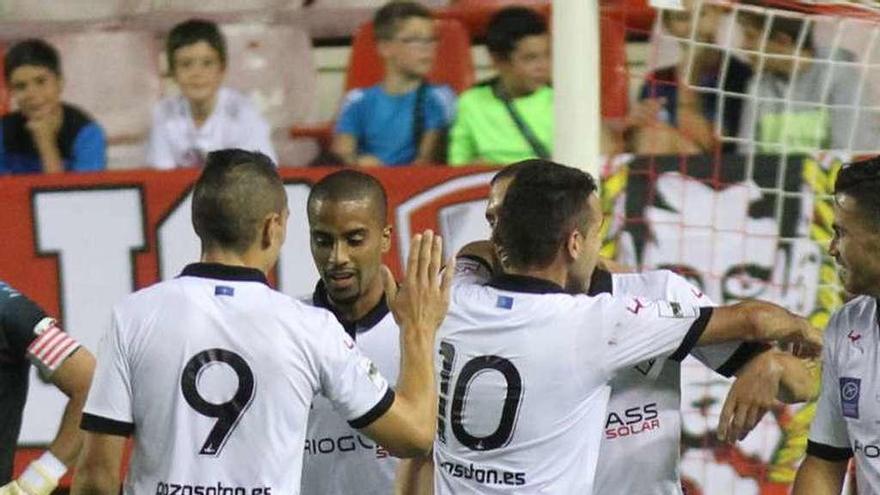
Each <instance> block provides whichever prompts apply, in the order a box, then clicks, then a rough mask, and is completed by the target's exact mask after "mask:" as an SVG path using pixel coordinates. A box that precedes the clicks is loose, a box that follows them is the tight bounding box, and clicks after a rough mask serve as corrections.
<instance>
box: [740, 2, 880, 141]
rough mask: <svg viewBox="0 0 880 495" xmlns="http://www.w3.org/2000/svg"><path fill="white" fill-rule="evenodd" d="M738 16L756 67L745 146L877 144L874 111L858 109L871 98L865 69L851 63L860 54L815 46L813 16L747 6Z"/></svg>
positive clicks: (747, 110) (743, 126) (745, 119)
mask: <svg viewBox="0 0 880 495" xmlns="http://www.w3.org/2000/svg"><path fill="white" fill-rule="evenodd" d="M738 20H739V22H740V25H741V26H742V29H743V40H744V48H746V49H747V50H752V59H753V65H754V66H755V68H756V76H755V77H754V78H753V80H752V83H751V85H750V88H749V95H750V97H751V98H750V99H749V100H748V101H747V102H746V105H745V108H744V109H743V117H742V123H741V127H740V132H739V137H740V138H741V139H742V140H743V141H741V142H740V146H739V150H740V151H741V152H743V153H748V152H752V151H757V152H763V153H780V152H785V151H788V152H810V151H814V150H817V149H835V150H847V151H856V150H859V151H862V150H873V149H877V142H876V136H877V135H878V125H877V121H876V119H875V118H874V117H875V116H873V115H865V114H861V115H859V111H858V109H857V108H855V106H856V105H858V106H864V105H867V102H866V100H867V98H865V97H866V96H867V95H869V94H870V93H871V91H870V89H869V88H867V87H865V88H862V89H861V92H860V83H861V82H862V81H863V79H864V74H861V73H860V72H859V69H858V68H856V67H855V66H854V65H851V64H847V62H854V61H855V56H854V55H853V53H851V52H849V51H847V50H844V49H837V50H835V51H834V52H833V53H832V51H831V50H830V49H828V48H826V47H821V46H816V45H815V42H814V40H813V34H812V29H811V27H810V21H809V20H807V19H803V18H795V17H786V16H774V17H772V20H770V19H768V18H767V16H766V15H765V14H763V13H757V12H748V11H743V12H740V15H739V17H738ZM768 23H769V25H768ZM765 28H766V29H767V31H768V32H767V36H766V44H764V45H763V47H762V40H763V39H764V34H765V33H764V31H765ZM858 117H862V118H861V119H859V118H858Z"/></svg>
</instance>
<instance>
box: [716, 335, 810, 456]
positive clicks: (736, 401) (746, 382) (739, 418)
mask: <svg viewBox="0 0 880 495" xmlns="http://www.w3.org/2000/svg"><path fill="white" fill-rule="evenodd" d="M808 363H809V362H808V361H806V360H801V359H798V358H796V357H794V356H792V355H791V354H788V353H786V352H783V351H780V350H777V349H770V348H768V349H766V350H765V351H763V352H760V353H759V354H757V355H756V356H754V357H752V358H751V359H750V360H749V361H748V362H747V363H745V364H744V365H743V366H742V367H741V368H740V369H739V370H738V371H737V372H736V377H737V378H736V381H735V382H734V383H733V386H731V388H730V390H729V391H728V393H727V397H726V399H725V400H724V406H723V407H722V409H721V416H720V417H719V421H718V438H719V439H721V440H723V441H726V442H735V441H737V440H743V439H744V438H745V437H746V435H748V433H749V432H750V431H752V429H754V428H755V426H757V424H758V422H760V421H761V418H763V417H764V414H766V413H767V412H768V411H769V410H770V409H771V408H773V407H775V406H776V405H777V401H782V402H786V403H795V402H805V401H808V400H811V399H813V398H814V397H815V395H816V392H817V389H816V384H817V383H818V377H817V376H816V375H815V374H814V372H813V370H815V366H810V365H809V364H808Z"/></svg>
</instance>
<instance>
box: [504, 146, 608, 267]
mask: <svg viewBox="0 0 880 495" xmlns="http://www.w3.org/2000/svg"><path fill="white" fill-rule="evenodd" d="M519 163H521V164H522V165H520V169H519V170H518V171H517V172H516V177H515V179H514V181H513V183H511V185H510V189H508V190H507V195H506V196H505V197H504V202H503V203H502V204H501V208H500V211H499V213H498V225H497V227H496V228H495V232H494V234H493V235H494V239H493V240H494V241H495V243H496V244H498V245H499V246H500V248H501V250H502V251H504V254H505V256H506V261H507V262H509V263H510V264H511V265H512V266H514V267H519V268H527V267H528V268H544V267H547V266H548V265H550V264H551V263H552V262H553V259H554V258H555V257H556V254H557V253H558V252H559V249H560V248H561V247H562V246H563V244H564V243H565V240H566V237H567V235H568V234H569V233H570V232H571V231H572V229H575V228H580V227H581V226H582V225H585V224H586V223H587V222H588V221H589V220H590V219H589V218H587V217H586V216H585V215H587V214H588V211H589V210H588V209H587V204H588V199H589V196H590V194H592V193H594V192H596V181H595V180H593V177H592V176H591V175H590V174H588V173H586V172H583V171H580V170H577V169H575V168H571V167H566V166H565V165H560V164H558V163H555V162H551V161H549V160H540V159H532V160H526V161H524V162H519Z"/></svg>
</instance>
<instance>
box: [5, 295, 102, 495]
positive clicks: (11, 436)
mask: <svg viewBox="0 0 880 495" xmlns="http://www.w3.org/2000/svg"><path fill="white" fill-rule="evenodd" d="M31 365H34V366H36V367H37V369H38V370H39V372H40V375H41V376H42V377H43V378H44V379H46V380H47V381H49V382H50V383H52V384H54V385H55V386H56V387H58V389H59V390H61V391H62V392H63V393H64V394H65V395H67V396H68V397H69V398H70V400H69V401H68V403H67V407H66V408H65V410H64V416H63V417H62V418H61V426H60V427H59V429H58V433H57V434H56V436H55V439H54V440H53V441H52V443H51V444H50V445H49V449H48V450H46V452H44V453H43V455H42V456H41V457H40V458H39V459H37V460H35V461H34V462H32V463H31V465H30V466H28V468H27V469H26V470H25V471H24V473H22V474H21V476H19V477H18V479H16V480H13V479H12V462H13V459H14V457H15V447H16V443H17V441H18V433H19V431H20V430H21V419H22V413H23V411H24V404H25V400H26V399H27V390H28V375H29V372H30V366H31ZM94 369H95V358H94V357H93V356H92V354H91V353H90V352H89V351H87V350H86V349H85V348H83V347H82V346H80V345H79V343H78V342H77V341H76V340H74V339H73V337H71V336H70V335H68V334H67V333H65V332H64V331H63V330H62V329H61V327H60V326H59V325H58V322H57V321H56V320H55V319H54V318H52V317H50V316H48V315H46V312H45V311H43V310H42V308H40V307H39V306H37V305H36V304H35V303H34V302H32V301H31V300H30V299H28V298H27V297H25V296H24V295H22V294H21V293H20V292H18V291H17V290H15V289H13V288H12V287H10V286H9V285H7V284H6V283H4V282H2V281H0V411H2V414H0V495H7V494H16V495H18V494H22V493H23V494H27V495H49V493H51V492H52V490H53V489H54V488H55V486H57V484H58V480H59V479H61V477H62V476H63V475H64V473H65V472H66V471H67V468H68V467H70V466H72V465H73V463H74V461H76V457H77V455H78V454H79V450H80V446H81V444H82V439H81V435H80V430H79V420H80V415H81V414H82V407H83V404H84V403H85V400H86V394H88V391H89V385H90V384H91V381H92V373H93V371H94Z"/></svg>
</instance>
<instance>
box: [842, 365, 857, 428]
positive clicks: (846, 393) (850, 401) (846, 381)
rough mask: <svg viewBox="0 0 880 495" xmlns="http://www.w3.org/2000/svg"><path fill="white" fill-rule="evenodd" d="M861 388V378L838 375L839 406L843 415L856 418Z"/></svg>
mask: <svg viewBox="0 0 880 495" xmlns="http://www.w3.org/2000/svg"><path fill="white" fill-rule="evenodd" d="M861 388H862V380H861V379H859V378H850V377H848V376H843V377H840V407H841V409H842V413H843V415H844V416H845V417H847V418H855V419H858V417H859V396H860V395H861V393H862V391H861Z"/></svg>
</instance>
